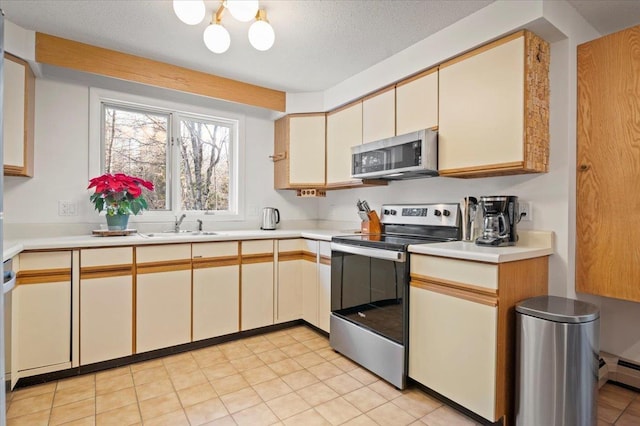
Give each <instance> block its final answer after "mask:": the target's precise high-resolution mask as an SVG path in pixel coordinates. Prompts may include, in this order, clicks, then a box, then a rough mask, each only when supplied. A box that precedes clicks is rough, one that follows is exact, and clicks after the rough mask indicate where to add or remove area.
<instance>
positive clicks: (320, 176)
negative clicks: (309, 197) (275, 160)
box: [289, 114, 326, 186]
mask: <svg viewBox="0 0 640 426" xmlns="http://www.w3.org/2000/svg"><path fill="white" fill-rule="evenodd" d="M325 122H326V118H325V115H324V114H321V115H308V116H292V117H290V121H289V184H290V185H292V186H324V181H325V176H324V169H325V128H326V125H325Z"/></svg>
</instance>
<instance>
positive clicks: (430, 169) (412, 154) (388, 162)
mask: <svg viewBox="0 0 640 426" xmlns="http://www.w3.org/2000/svg"><path fill="white" fill-rule="evenodd" d="M437 175H438V133H437V132H435V131H433V130H431V129H424V130H420V131H417V132H412V133H407V134H404V135H399V136H394V137H392V138H388V139H382V140H379V141H375V142H369V143H365V144H362V145H357V146H354V147H352V148H351V176H352V177H354V178H358V179H388V180H400V179H413V178H419V177H429V176H437Z"/></svg>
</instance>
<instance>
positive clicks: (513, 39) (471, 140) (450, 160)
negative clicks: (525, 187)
mask: <svg viewBox="0 0 640 426" xmlns="http://www.w3.org/2000/svg"><path fill="white" fill-rule="evenodd" d="M549 53H550V51H549V45H548V43H546V42H545V41H544V40H542V39H541V38H539V37H537V36H536V35H534V34H532V33H530V32H528V31H520V32H518V33H515V34H513V35H511V36H508V37H505V38H503V39H500V40H498V41H495V42H493V43H490V44H489V45H487V46H483V47H480V48H478V49H476V50H474V51H471V52H469V53H467V54H465V55H462V56H459V57H457V58H454V59H452V60H451V61H449V62H446V63H444V64H442V65H440V71H439V79H440V82H439V89H440V93H439V128H438V168H439V171H440V174H441V175H445V176H464V177H470V176H492V175H505V174H514V173H532V172H546V171H547V170H548V156H549V56H550V55H549Z"/></svg>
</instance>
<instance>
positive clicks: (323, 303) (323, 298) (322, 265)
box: [318, 241, 331, 333]
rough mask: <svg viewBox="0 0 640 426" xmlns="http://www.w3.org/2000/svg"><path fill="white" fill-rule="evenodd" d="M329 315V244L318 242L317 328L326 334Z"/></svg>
mask: <svg viewBox="0 0 640 426" xmlns="http://www.w3.org/2000/svg"><path fill="white" fill-rule="evenodd" d="M330 315H331V243H330V242H326V241H320V259H319V262H318V327H319V328H320V329H322V330H324V331H326V332H327V333H329V332H330V329H329V317H330Z"/></svg>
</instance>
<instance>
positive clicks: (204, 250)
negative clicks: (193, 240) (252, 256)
mask: <svg viewBox="0 0 640 426" xmlns="http://www.w3.org/2000/svg"><path fill="white" fill-rule="evenodd" d="M191 250H192V255H193V257H194V258H200V257H227V256H237V255H238V243H237V242H236V241H233V242H225V243H197V244H193V246H192V249H191Z"/></svg>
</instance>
